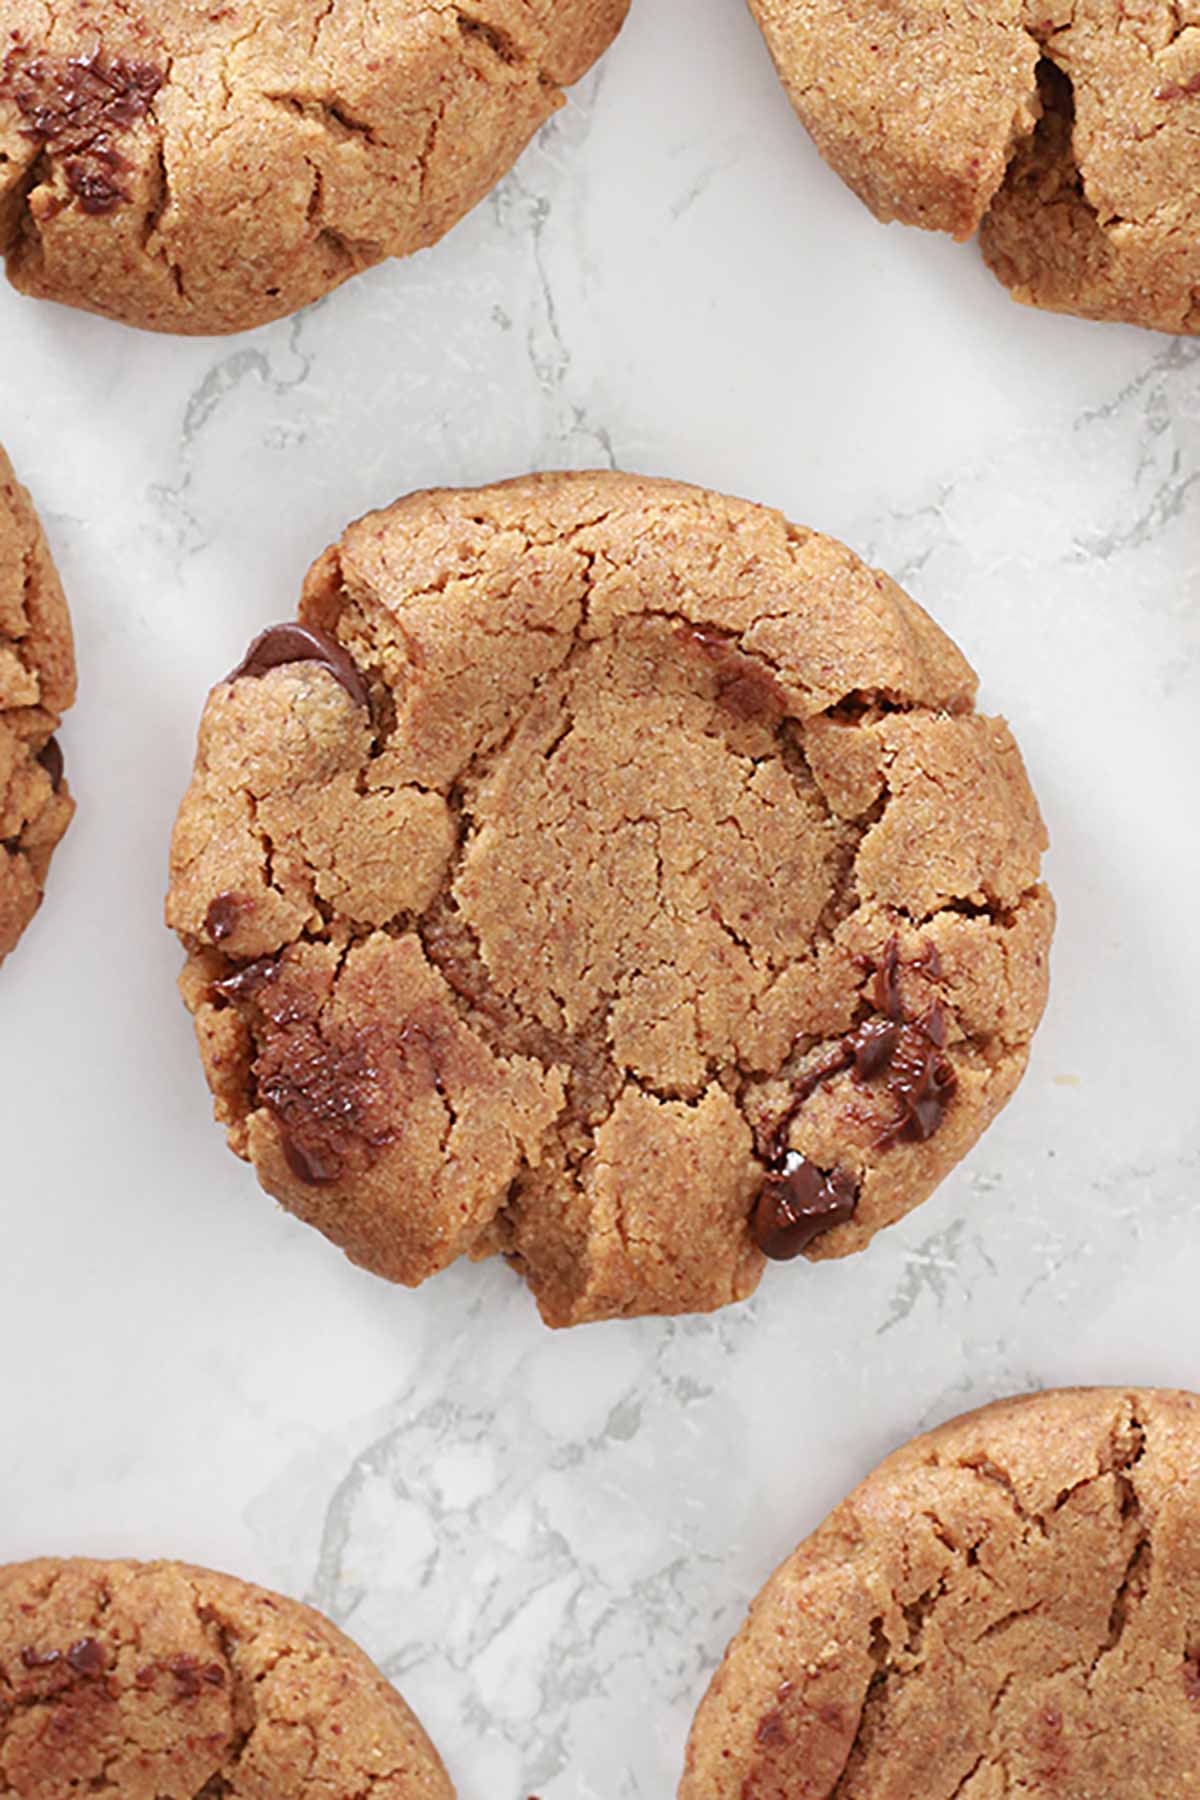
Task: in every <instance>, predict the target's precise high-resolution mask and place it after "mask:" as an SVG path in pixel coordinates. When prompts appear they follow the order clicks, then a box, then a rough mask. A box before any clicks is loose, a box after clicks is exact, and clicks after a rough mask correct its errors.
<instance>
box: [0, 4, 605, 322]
mask: <svg viewBox="0 0 1200 1800" xmlns="http://www.w3.org/2000/svg"><path fill="white" fill-rule="evenodd" d="M627 4H628V0H479V3H478V4H475V3H474V0H472V3H471V4H464V5H461V6H460V5H457V4H455V3H454V0H391V3H390V4H389V5H387V6H375V5H371V4H369V3H368V0H344V3H341V4H337V5H331V4H329V0H253V4H249V3H248V0H230V3H229V4H225V5H220V6H210V7H205V6H196V5H194V4H193V3H192V0H156V3H155V4H154V5H150V4H149V3H148V0H136V3H135V4H132V5H131V4H129V3H128V0H52V3H51V4H46V0H6V4H5V7H4V14H3V23H4V30H3V33H2V35H0V249H3V251H4V254H5V255H6V257H7V259H8V273H9V276H10V278H11V280H12V281H13V282H14V283H15V285H16V286H17V287H18V288H20V289H22V291H23V292H25V293H27V294H35V295H39V296H41V297H42V298H45V299H50V300H62V301H65V302H66V303H67V304H69V305H72V306H82V307H86V308H88V309H89V310H90V311H93V312H99V313H106V314H108V316H109V317H111V318H114V319H122V320H124V321H125V323H126V324H130V325H141V326H144V327H146V328H147V329H150V330H155V331H176V332H226V331H244V330H246V329H248V328H249V327H250V326H253V325H261V324H263V323H264V322H265V321H266V320H268V319H276V318H281V317H282V316H283V315H284V314H286V313H291V312H295V311H296V309H297V308H298V307H301V306H304V305H306V304H307V303H308V302H309V301H310V300H315V299H316V298H317V297H318V295H321V294H324V293H327V292H328V291H329V290H330V289H331V288H334V287H337V286H338V284H339V283H340V282H342V281H345V280H346V279H347V278H348V277H349V276H351V275H355V274H357V273H358V272H359V271H360V270H362V269H366V268H369V267H370V266H371V264H373V263H377V262H380V261H382V260H383V259H384V258H385V257H389V256H406V255H408V253H409V252H410V251H413V250H420V249H422V248H423V247H424V246H426V245H428V244H432V243H435V242H436V241H437V239H438V238H440V237H441V236H442V235H443V234H444V233H445V232H447V231H448V230H449V229H450V227H451V226H452V225H453V224H454V223H455V222H456V221H457V220H458V219H460V218H461V217H462V215H463V214H464V213H465V212H467V211H468V210H469V209H470V208H471V207H472V206H474V205H475V204H476V203H477V202H478V201H479V200H481V199H482V198H483V196H484V195H485V194H486V193H487V192H488V190H489V188H491V187H492V186H493V184H494V183H495V182H496V181H497V180H499V178H500V176H501V175H503V174H504V173H505V172H506V171H507V170H508V169H509V168H510V167H511V165H512V164H513V162H515V160H516V158H517V156H518V155H519V154H520V152H521V151H522V150H523V149H524V147H525V145H526V143H527V142H528V140H529V139H530V137H531V136H532V135H533V133H534V132H535V131H536V130H537V128H538V127H539V126H540V125H541V124H543V123H544V121H545V120H546V119H548V118H549V117H550V115H551V113H553V112H554V110H555V109H556V107H558V106H559V105H561V103H562V99H563V95H562V89H563V87H564V86H566V85H568V84H570V83H571V82H573V81H575V80H577V79H578V77H579V76H581V75H582V74H583V73H584V71H585V70H586V69H588V68H589V67H590V66H591V64H592V63H593V62H594V60H595V59H596V57H597V56H599V54H600V52H601V51H602V50H603V49H604V48H605V47H606V46H607V44H608V43H609V42H610V40H611V39H612V38H613V36H614V35H615V34H616V32H617V30H618V28H619V26H620V23H621V20H622V18H623V16H624V13H625V9H626V6H627Z"/></svg>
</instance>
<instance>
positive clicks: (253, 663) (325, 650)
mask: <svg viewBox="0 0 1200 1800" xmlns="http://www.w3.org/2000/svg"><path fill="white" fill-rule="evenodd" d="M301 662H315V663H317V664H318V665H319V666H320V667H321V668H323V669H328V671H329V673H330V674H331V675H332V676H333V678H334V680H335V681H338V682H340V683H341V685H342V686H343V687H344V688H345V690H346V692H347V693H348V694H349V696H350V698H351V699H352V700H353V701H354V704H355V705H356V706H361V707H363V708H364V710H365V711H368V712H369V711H370V706H371V701H370V696H369V694H368V692H367V684H366V682H365V681H364V680H363V677H362V674H361V672H360V670H359V669H358V667H357V665H356V664H355V663H354V662H353V661H352V660H351V658H350V657H349V656H348V655H347V654H346V652H345V650H343V649H342V646H341V645H340V644H339V643H338V641H337V639H336V638H335V637H331V636H330V634H329V633H328V632H327V631H319V630H318V629H317V627H316V626H314V625H300V624H297V623H295V622H289V623H288V624H285V625H269V626H268V627H267V629H266V631H261V632H260V633H259V635H258V636H257V637H256V638H255V640H254V642H253V643H252V644H251V646H250V648H249V649H248V650H247V652H246V654H245V656H244V657H243V658H242V660H241V662H240V663H239V664H238V666H237V668H236V669H234V670H233V672H232V673H231V674H230V675H227V676H226V678H225V679H226V680H227V681H244V680H246V679H247V678H257V677H259V676H261V675H265V674H266V673H267V672H268V670H270V669H279V668H284V667H286V665H287V664H288V663H301Z"/></svg>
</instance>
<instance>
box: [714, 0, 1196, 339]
mask: <svg viewBox="0 0 1200 1800" xmlns="http://www.w3.org/2000/svg"><path fill="white" fill-rule="evenodd" d="M750 5H751V8H752V10H753V11H754V13H755V15H756V16H757V18H758V20H759V23H760V24H761V26H762V29H763V32H764V34H765V36H766V39H767V42H768V45H769V46H770V49H771V53H772V55H773V56H774V58H775V62H776V64H777V66H778V68H779V72H780V74H781V76H782V77H783V81H784V84H785V86H786V87H787V90H788V93H789V95H790V96H791V99H792V102H793V104H794V105H795V107H796V110H797V112H798V113H799V114H800V117H801V118H802V119H803V121H804V123H805V125H807V127H808V129H809V131H810V132H811V133H812V136H813V138H814V140H815V142H816V144H817V147H818V149H819V150H820V151H821V154H822V155H823V156H824V157H825V159H826V160H827V161H828V162H829V163H831V164H832V166H833V167H834V168H835V169H836V170H837V171H838V173H839V174H840V175H841V176H842V178H843V179H844V180H845V181H847V182H848V183H849V185H850V186H851V187H852V188H853V189H854V190H855V192H856V193H858V194H859V195H860V196H861V198H862V199H863V200H865V201H866V203H867V205H868V206H869V207H870V208H871V210H872V212H874V213H875V215H876V217H878V218H880V219H900V220H902V221H904V223H906V224H910V225H924V226H927V227H929V228H930V229H932V230H939V231H948V232H951V233H952V234H953V235H954V236H955V237H958V238H966V237H969V236H970V235H971V233H972V232H973V231H975V230H976V229H977V228H979V230H980V239H981V243H982V246H983V252H984V255H985V257H986V258H987V261H988V263H989V264H990V266H991V268H992V269H993V270H994V272H995V273H996V274H997V275H998V276H999V278H1000V280H1001V281H1003V282H1004V283H1005V284H1006V285H1007V286H1008V287H1009V288H1010V289H1011V290H1012V292H1013V294H1014V295H1015V297H1016V298H1017V299H1018V300H1023V301H1026V302H1028V303H1029V304H1031V305H1035V306H1046V307H1051V308H1053V309H1054V310H1055V311H1058V312H1070V313H1079V314H1081V315H1082V316H1083V317H1084V318H1089V319H1124V320H1128V321H1130V322H1131V323H1133V324H1135V325H1148V326H1152V327H1154V328H1156V329H1157V330H1160V331H1172V332H1196V331H1200V300H1198V298H1197V296H1198V295H1200V11H1197V10H1196V9H1195V8H1194V7H1192V6H1186V5H1185V6H1180V5H1179V4H1177V3H1176V0H1139V4H1137V5H1134V6H1130V5H1123V4H1118V0H1057V3H1056V0H858V3H857V4H855V5H847V4H845V0H750Z"/></svg>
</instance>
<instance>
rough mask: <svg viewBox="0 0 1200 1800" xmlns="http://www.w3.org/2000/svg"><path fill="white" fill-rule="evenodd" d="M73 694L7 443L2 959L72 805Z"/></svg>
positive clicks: (0, 583)
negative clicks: (64, 733)
mask: <svg viewBox="0 0 1200 1800" xmlns="http://www.w3.org/2000/svg"><path fill="white" fill-rule="evenodd" d="M74 699H75V651H74V646H73V644H72V640H71V620H70V617H69V615H68V613H67V603H66V601H65V600H64V599H63V591H62V588H61V586H60V585H59V580H58V575H57V573H56V571H55V568H54V563H53V562H52V560H51V557H50V551H49V548H48V547H47V544H46V539H45V537H44V535H43V533H42V528H41V526H40V525H39V523H38V520H37V515H36V513H35V512H34V510H33V507H32V505H31V504H30V500H29V495H28V494H27V493H26V492H25V490H24V488H22V487H20V486H19V485H18V483H17V479H16V477H15V475H14V474H13V471H12V465H11V463H10V462H9V460H8V458H7V456H6V455H5V454H4V451H3V449H0V962H3V960H4V958H5V957H6V956H7V955H8V953H9V951H10V950H11V949H12V948H13V946H14V945H15V943H16V942H17V939H18V938H19V937H20V935H21V933H22V932H23V931H24V929H25V927H26V925H28V923H29V921H30V919H32V917H33V915H34V913H35V912H36V911H37V909H38V907H39V906H40V905H41V901H42V889H43V887H44V886H45V881H46V871H47V869H48V868H49V866H50V858H51V855H52V854H53V851H54V847H55V845H56V844H57V843H58V840H59V838H61V836H62V834H63V832H64V831H65V830H66V829H67V826H68V825H69V824H70V821H71V815H72V813H73V812H74V810H75V807H74V803H73V801H72V799H71V796H70V793H69V791H68V788H67V784H66V782H65V781H64V779H63V758H62V751H61V750H60V749H59V746H58V740H57V739H56V738H55V736H54V733H55V731H56V730H57V729H58V725H59V717H60V714H62V713H63V712H65V711H66V709H67V707H69V706H70V705H71V704H72V703H73V701H74Z"/></svg>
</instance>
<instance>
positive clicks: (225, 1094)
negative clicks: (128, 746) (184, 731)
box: [167, 474, 1052, 1325]
mask: <svg viewBox="0 0 1200 1800" xmlns="http://www.w3.org/2000/svg"><path fill="white" fill-rule="evenodd" d="M974 691H975V678H974V675H973V674H972V672H971V670H970V668H969V667H968V665H967V663H966V662H965V661H964V659H963V658H962V656H961V655H960V654H959V652H958V651H957V650H956V649H955V647H954V645H953V644H951V643H950V642H949V640H948V639H947V638H946V637H945V636H944V635H943V634H942V632H941V631H939V630H938V628H937V627H936V626H935V625H934V624H933V623H932V621H931V620H930V619H929V618H928V617H927V616H926V615H925V613H923V612H922V611H921V610H920V608H919V607H917V606H916V605H914V603H913V602H912V601H911V600H910V599H908V597H907V596H906V595H905V594H903V593H902V592H901V591H900V589H899V588H897V587H896V586H895V584H894V583H892V582H890V581H888V580H887V579H886V577H884V576H883V575H880V574H876V573H874V572H873V571H872V570H870V569H867V568H865V567H864V566H863V565H862V564H861V563H860V562H859V561H858V560H857V558H856V557H854V556H853V555H852V554H851V553H850V551H848V550H846V549H844V548H843V547H842V546H841V545H840V544H836V543H833V542H831V541H830V540H829V539H827V538H823V537H820V536H818V535H817V534H816V533H814V532H811V531H806V530H802V529H801V528H799V527H797V526H794V525H790V524H788V523H787V521H786V520H784V519H783V518H781V517H780V516H779V515H778V514H777V513H774V512H770V511H767V510H766V509H765V508H762V507H757V506H752V505H749V504H746V503H744V502H741V501H735V500H729V499H725V498H722V497H721V496H719V495H716V494H711V493H705V492H702V491H701V490H699V489H694V488H687V487H681V486H676V485H674V484H672V483H669V482H661V481H650V480H639V479H637V478H635V477H632V476H623V475H610V474H601V475H545V476H534V477H530V478H527V479H524V480H519V481H515V482H511V483H508V484H505V485H502V486H499V487H495V488H488V489H483V490H481V491H478V492H442V493H426V494H416V495H413V496H412V497H410V498H409V499H406V500H402V501H400V502H399V503H398V504H397V505H395V506H392V507H390V508H389V509H388V510H386V511H384V512H380V513H375V514H373V515H371V516H370V517H368V518H365V519H363V520H361V521H360V522H359V523H358V524H356V525H352V526H351V527H350V528H349V530H348V531H347V532H346V533H345V535H344V536H343V538H342V539H341V541H340V542H339V543H338V544H336V545H335V546H334V547H333V548H332V549H330V550H328V551H327V552H326V553H325V555H324V556H322V557H321V558H320V560H319V561H318V562H317V564H316V566H315V567H314V568H313V570H312V571H311V573H310V575H309V577H308V580H307V583H306V585H305V588H304V594H303V598H302V600H301V604H300V622H299V623H296V624H290V625H286V626H279V627H276V628H274V629H273V630H271V631H268V632H267V633H265V634H264V636H263V637H261V638H260V639H259V640H258V642H257V643H256V644H255V645H253V646H252V648H251V650H250V653H249V656H248V657H247V659H246V661H245V662H244V663H243V664H242V665H241V667H240V668H238V669H235V670H234V672H233V674H232V675H230V676H229V677H228V678H227V679H226V680H225V681H223V682H221V683H220V684H219V685H218V686H217V687H216V688H215V689H214V690H213V692H212V694H211V695H210V696H209V699H208V704H207V706H206V708H205V712H204V717H203V721H202V723H201V727H200V740H199V750H198V755H197V760H196V768H195V773H194V777H193V781H192V784H191V787H190V790H189V792H188V794H187V797H186V798H185V800H184V802H183V806H182V809H181V811H180V814H179V819H178V822H177V825H176V829H175V836H174V843H173V849H172V856H171V881H170V894H169V898H168V908H167V914H168V920H169V922H170V924H171V925H173V926H174V928H175V929H176V931H177V932H178V933H179V935H180V937H181V938H182V940H183V943H184V946H185V948H186V950H187V965H186V969H185V972H184V975H183V983H182V985H183V993H184V996H185V999H186V1001H187V1004H188V1006H189V1008H190V1009H191V1011H192V1013H193V1014H194V1016H195V1023H196V1030H197V1033H198V1036H199V1042H200V1049H201V1054H202V1057H203V1061H204V1067H205V1070H206V1072H207V1075H208V1080H209V1084H210V1086H211V1088H212V1091H213V1094H214V1096H215V1099H216V1109H217V1114H218V1117H219V1118H220V1119H221V1120H222V1121H223V1122H224V1123H225V1125H226V1127H227V1128H228V1133H229V1140H230V1143H231V1144H232V1146H233V1148H234V1150H236V1151H237V1153H238V1154H239V1155H240V1156H243V1157H247V1158H249V1159H250V1160H251V1161H252V1162H253V1163H254V1166H255V1168H256V1170H257V1172H258V1175H259V1178H260V1180H261V1181H262V1183H263V1185H264V1186H265V1187H266V1188H267V1189H268V1190H269V1191H270V1192H271V1193H272V1194H274V1195H276V1196H277V1197H278V1198H279V1199H280V1200H281V1201H282V1202H283V1204H284V1205H285V1206H286V1207H288V1208H289V1209H290V1210H291V1211H292V1212H294V1213H296V1214H297V1215H298V1216H299V1217H300V1218H302V1219H306V1220H308V1221H309V1222H310V1223H311V1224H313V1225H316V1226H317V1227H318V1229H319V1230H321V1231H323V1232H324V1233H325V1234H326V1235H327V1236H328V1237H330V1238H332V1239H333V1240H334V1242H336V1243H338V1244H340V1245H341V1246H342V1248H343V1249H344V1250H345V1251H346V1252H347V1253H348V1254H349V1255H350V1256H351V1257H352V1258H353V1260H354V1261H356V1262H358V1263H361V1264H363V1265H364V1266H366V1267H367V1268H370V1269H374V1270H376V1271H377V1272H378V1273H379V1274H382V1275H385V1276H387V1277H389V1278H390V1279H392V1280H394V1281H400V1282H405V1283H409V1284H416V1283H418V1282H421V1281H423V1280H425V1278H426V1277H427V1276H430V1275H432V1274H434V1273H435V1272H436V1271H437V1270H439V1269H442V1268H444V1267H445V1266H446V1265H447V1264H448V1263H450V1262H452V1261H453V1260H454V1259H455V1258H456V1257H458V1256H461V1255H464V1254H467V1255H470V1256H475V1257H478V1256H485V1255H488V1254H490V1253H493V1252H500V1253H502V1254H503V1255H505V1256H507V1257H508V1258H509V1259H510V1261H511V1262H512V1264H513V1265H514V1267H516V1268H517V1269H518V1270H520V1271H521V1272H522V1273H523V1274H524V1275H525V1277H526V1278H527V1280H528V1281H529V1284H530V1286H531V1287H532V1289H533V1291H534V1294H535V1296H536V1298H537V1301H538V1304H539V1306H540V1308H541V1311H542V1314H543V1316H544V1318H545V1319H546V1320H547V1321H548V1322H549V1323H551V1324H554V1325H567V1324H573V1323H576V1322H578V1321H581V1320H587V1319H599V1318H606V1317H611V1316H617V1315H629V1314H636V1313H655V1312H658V1313H676V1312H686V1311H693V1310H708V1309H711V1308H714V1307H718V1306H722V1305H724V1304H726V1303H727V1302H729V1301H733V1300H739V1299H741V1298H743V1297H744V1296H745V1295H747V1294H749V1293H750V1292H751V1290H752V1289H753V1288H754V1286H755V1285H756V1283H757V1281H758V1279H759V1276H760V1273H761V1271H762V1266H763V1258H764V1256H766V1257H770V1258H775V1259H778V1260H788V1259H790V1258H792V1257H795V1256H796V1255H798V1254H800V1253H802V1252H803V1253H805V1254H807V1255H809V1256H812V1257H826V1256H841V1255H844V1254H846V1253H847V1252H848V1251H851V1250H859V1249H862V1248H863V1246H864V1245H865V1244H867V1242H868V1241H869V1240H870V1238H871V1237H872V1236H873V1235H874V1233H875V1232H876V1231H878V1230H879V1228H880V1227H881V1226H883V1225H887V1224H889V1223H890V1222H891V1221H892V1220H894V1219H898V1218H900V1216H901V1215H902V1214H904V1213H906V1212H907V1211H908V1210H909V1209H910V1208H911V1207H913V1206H915V1205H917V1203H918V1202H919V1201H921V1200H923V1199H925V1198H926V1196H927V1195H928V1194H929V1193H930V1192H931V1191H932V1189H933V1188H934V1187H935V1186H936V1184H937V1182H938V1181H939V1180H940V1179H941V1177H942V1176H943V1175H944V1174H946V1172H947V1171H948V1170H949V1169H951V1168H952V1167H953V1166H954V1164H955V1163H956V1162H957V1161H958V1160H959V1158H960V1157H961V1156H963V1155H964V1153H965V1152H966V1151H967V1150H968V1149H969V1148H970V1147H971V1145H972V1144H973V1143H974V1142H975V1140H976V1138H977V1137H978V1136H979V1134H980V1132H981V1131H982V1130H983V1129H984V1127H985V1126H986V1125H987V1124H988V1122H989V1121H990V1120H991V1118H992V1117H993V1116H994V1114H995V1113H996V1112H997V1111H998V1110H999V1108H1000V1107H1001V1106H1002V1105H1003V1104H1004V1102H1005V1101H1006V1100H1007V1099H1008V1097H1009V1095H1010V1094H1011V1093H1012V1091H1013V1089H1014V1087H1015V1086H1016V1084H1017V1081H1018V1080H1019V1078H1020V1075H1021V1072H1022V1070H1023V1068H1024V1065H1025V1060H1026V1055H1027V1052H1028V1048H1029V1040H1030V1035H1031V1033H1032V1031H1033V1029H1034V1027H1035V1025H1036V1023H1037V1021H1038V1018H1039V1016H1040V1014H1041V1011H1042V1007H1043V1003H1044V999H1045V991H1046V962H1047V951H1048V946H1049V941H1050V934H1051V925H1052V907H1051V902H1050V900H1049V897H1048V896H1047V894H1046V891H1045V889H1044V888H1043V887H1042V886H1041V885H1040V883H1039V861H1040V857H1041V853H1042V849H1043V846H1044V843H1045V834H1044V830H1043V826H1042V822H1041V819H1040V817H1039V814H1038V809H1037V806H1036V804H1035V802H1034V799H1033V796H1032V794H1031V792H1030V789H1029V785H1028V782H1027V780H1026V776H1025V771H1024V769H1023V767H1022V764H1021V759H1020V756H1019V754H1018V751H1017V748H1016V745H1015V744H1014V742H1013V739H1012V737H1011V735H1010V733H1009V730H1008V727H1007V726H1006V725H1005V724H1004V723H1003V722H1002V721H1001V720H999V719H992V718H985V717H981V716H980V715H979V714H977V713H976V712H975V711H974V710H973V696H974Z"/></svg>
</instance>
